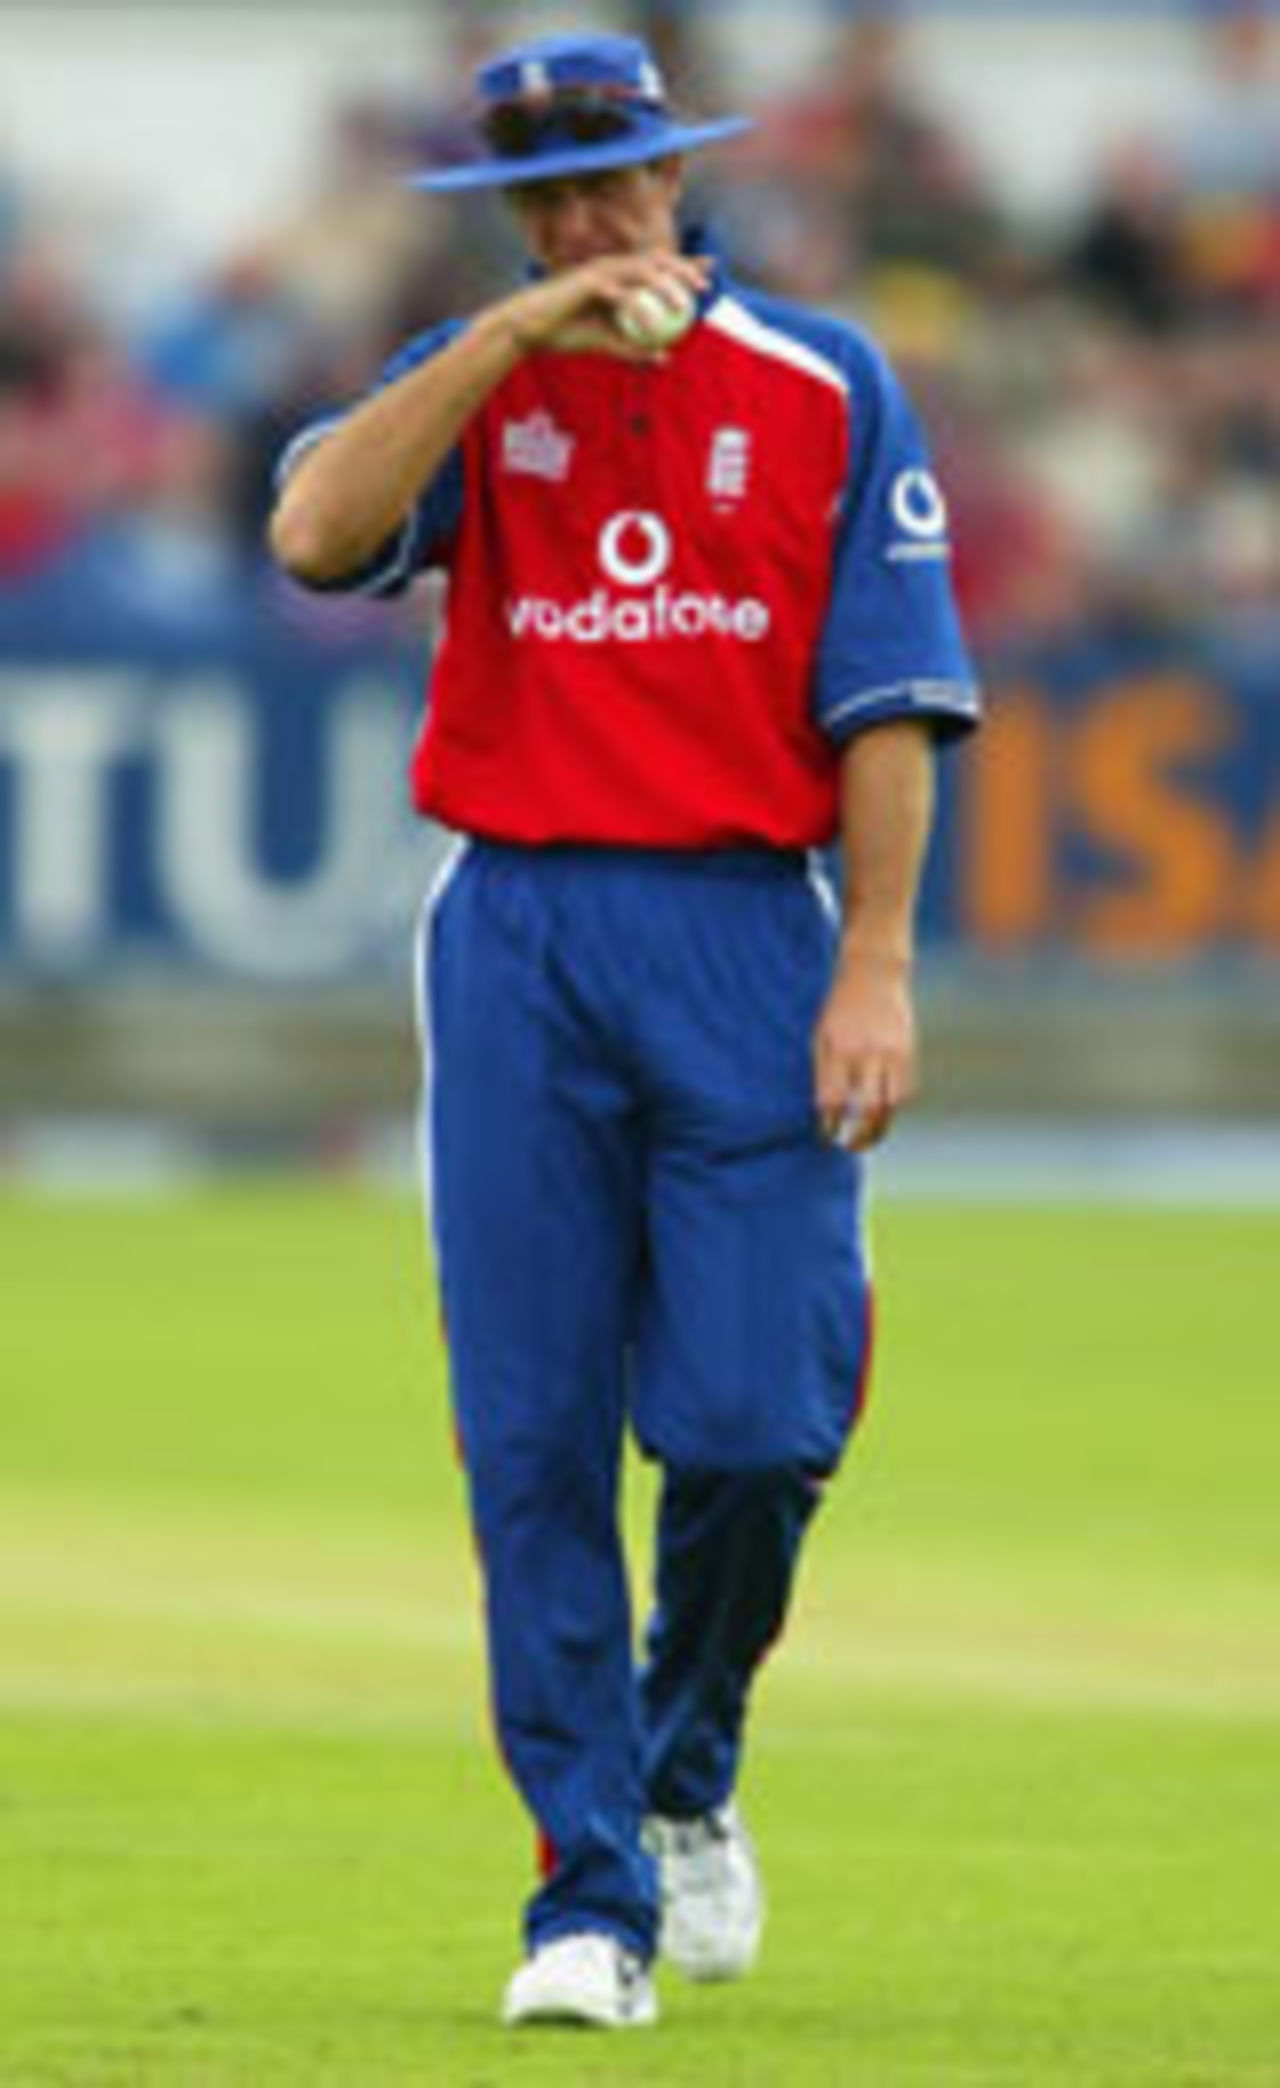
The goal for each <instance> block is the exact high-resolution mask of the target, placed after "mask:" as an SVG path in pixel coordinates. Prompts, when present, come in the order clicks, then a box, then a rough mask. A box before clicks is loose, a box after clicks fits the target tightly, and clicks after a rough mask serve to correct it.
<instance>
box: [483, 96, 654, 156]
mask: <svg viewBox="0 0 1280 2088" xmlns="http://www.w3.org/2000/svg"><path fill="white" fill-rule="evenodd" d="M658 106H659V104H657V103H656V102H652V101H649V100H647V99H646V98H645V97H644V96H643V95H639V94H635V93H629V92H627V91H626V90H623V89H618V88H614V89H613V90H612V91H610V90H609V89H607V88H600V87H581V88H572V87H566V88H562V89H560V91H559V92H558V93H556V94H550V95H539V96H538V97H537V98H536V99H534V98H532V97H530V98H527V99H525V100H521V101H505V102H495V103H494V105H493V107H492V108H491V109H489V110H488V111H487V112H486V114H485V115H484V117H483V118H482V120H481V125H480V129H481V133H482V135H483V137H484V140H485V143H486V144H487V145H490V146H491V147H492V148H493V150H494V151H495V152H496V153H497V154H498V155H499V157H500V158H502V159H525V158H527V157H528V156H529V155H531V154H533V153H536V152H538V151H539V150H540V149H541V148H543V147H544V146H547V145H552V144H566V145H607V144H610V143H612V142H613V141H614V140H615V139H617V138H625V137H629V136H630V134H631V132H632V131H633V130H634V129H635V127H636V126H635V118H636V116H637V115H638V114H640V113H642V112H644V111H652V110H655V109H657V108H658Z"/></svg>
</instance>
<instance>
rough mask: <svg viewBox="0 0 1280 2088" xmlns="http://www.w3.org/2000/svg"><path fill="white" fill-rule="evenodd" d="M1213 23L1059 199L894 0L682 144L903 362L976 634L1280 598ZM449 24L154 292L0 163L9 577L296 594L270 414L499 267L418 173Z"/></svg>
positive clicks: (1230, 64)
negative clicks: (961, 124)
mask: <svg viewBox="0 0 1280 2088" xmlns="http://www.w3.org/2000/svg"><path fill="white" fill-rule="evenodd" d="M632 16H633V20H634V22H635V24H636V26H637V27H639V28H641V29H643V30H644V31H645V33H647V34H649V35H650V36H651V38H652V39H653V40H654V42H655V43H656V44H658V46H659V47H660V49H661V53H662V56H663V60H664V63H665V66H666V69H667V71H668V75H669V78H670V79H671V80H672V81H673V83H674V86H675V90H676V97H677V99H678V100H680V101H682V102H684V103H686V104H687V105H688V106H690V107H693V108H698V107H703V108H707V107H710V108H720V107H724V106H726V105H734V106H736V105H738V104H736V103H733V102H731V101H730V92H729V90H727V87H726V82H725V80H724V79H723V77H722V76H721V75H720V73H719V71H718V69H717V68H716V67H715V66H713V64H712V62H711V59H710V56H709V47H708V40H707V30H706V24H705V21H704V18H703V17H702V16H701V15H700V14H699V12H698V11H697V10H696V9H694V8H689V7H687V6H678V5H674V4H672V0H666V4H656V5H655V4H650V5H648V6H637V7H635V8H634V9H633V10H632ZM1099 33H1102V32H1101V31H1099ZM1198 33H1199V34H1200V35H1201V36H1202V38H1203V53H1202V62H1201V66H1200V80H1201V93H1200V106H1199V110H1198V113H1197V114H1196V115H1195V117H1194V118H1193V119H1191V120H1189V121H1184V122H1183V124H1182V125H1181V126H1180V127H1179V128H1178V129H1177V130H1176V132H1166V133H1164V134H1161V135H1155V134H1151V133H1150V132H1147V133H1143V134H1137V133H1135V134H1134V135H1133V136H1132V137H1130V138H1128V139H1126V140H1124V141H1123V142H1122V143H1121V144H1120V145H1119V147H1115V146H1110V147H1108V148H1107V151H1106V154H1105V157H1102V158H1100V159H1099V163H1098V164H1097V165H1096V167H1095V168H1094V169H1093V173H1092V179H1091V182H1090V184H1089V188H1088V193H1087V194H1085V195H1084V196H1083V197H1082V198H1081V199H1080V200H1079V201H1078V202H1077V203H1076V204H1075V205H1074V206H1073V207H1072V209H1071V210H1070V212H1068V213H1066V214H1065V215H1064V219H1063V221H1061V222H1056V223H1053V224H1051V225H1048V226H1046V225H1045V224H1044V223H1036V224H1034V225H1029V224H1028V223H1027V222H1025V220H1024V219H1022V218H1020V216H1019V214H1018V210H1017V199H1015V198H1011V197H1009V196H1007V195H1005V194H1002V193H999V192H998V191H997V190H996V189H995V188H994V187H993V184H992V178H991V176H990V174H989V173H988V172H985V171H984V169H983V167H982V165H981V163H980V161H979V159H978V158H977V156H976V155H975V154H974V153H973V151H972V150H971V149H970V144H969V141H967V140H966V138H965V137H964V136H963V135H959V134H957V130H956V128H955V127H954V125H953V124H951V123H950V122H948V121H947V120H944V118H943V117H942V116H941V115H940V113H939V112H938V110H937V109H935V108H934V107H932V106H931V105H930V102H929V99H928V96H927V94H926V93H925V92H924V90H923V89H922V87H921V85H920V81H919V74H918V72H917V70H916V69H915V68H913V66H912V63H911V58H912V53H911V34H912V31H911V25H910V18H909V17H905V18H899V17H896V16H879V17H877V16H867V15H865V14H856V15H854V16H848V15H845V14H842V13H841V11H840V10H838V9H837V10H833V12H832V15H831V17H830V22H829V28H828V32H827V34H826V36H825V39H824V42H823V47H822V50H821V54H820V62H819V64H818V65H817V66H816V68H815V69H814V71H813V73H812V76H811V77H810V78H808V79H807V80H806V81H804V82H802V83H801V84H800V85H799V86H798V87H797V88H795V89H793V90H792V91H790V92H788V93H787V94H786V96H785V97H784V98H781V99H775V100H771V101H769V102H768V103H766V104H764V105H763V106H761V107H760V108H759V110H758V112H757V113H758V115H759V119H760V121H759V125H758V128H757V130H756V131H755V133H754V134H753V136H752V138H751V139H750V140H749V141H747V142H745V143H744V144H743V145H742V146H741V147H739V148H735V150H734V151H733V152H732V153H730V154H725V155H723V156H720V155H712V156H709V157H708V159H707V161H706V163H705V165H700V166H699V167H698V169H697V177H696V179H697V190H696V202H697V208H698V210H699V212H700V213H702V212H705V213H706V215H707V217H708V219H709V221H710V223H711V224H712V226H713V228H714V231H715V233H716V236H717V238H718V239H719V241H720V243H721V244H722V246H723V247H724V248H725V250H726V252H727V255H728V257H729V258H730V260H731V261H732V263H733V265H734V266H735V268H736V269H737V270H738V271H739V272H740V273H742V274H744V275H746V276H748V277H750V278H752V279H754V280H756V281H758V282H760V283H763V284H765V285H767V286H768V287H770V288H773V289H776V290H778V291H781V292H782V293H784V294H795V295H798V296H800V297H802V298H804V299H806V300H809V301H811V302H814V303H816V304H819V305H822V306H825V307H826V308H828V309H831V310H836V311H839V312H842V313H844V314H846V315H847V316H850V317H853V318H855V319H858V320H861V321H862V322H864V323H865V324H867V325H869V326H870V328H871V329H872V331H873V332H875V333H876V334H877V335H878V336H879V337H880V338H881V339H882V340H883V341H884V342H885V344H886V346H887V347H888V348H889V350H890V352H891V353H892V354H893V355H894V357H895V359H896V360H897V362H898V365H899V367H900V369H901V370H902V371H903V373H904V375H905V376H906V378H907V380H908V383H909V385H910V387H911V389H912V390H913V392H914V394H915V396H916V398H917V400H918V401H919V403H920V404H921V406H922V407H923V409H924V412H925V415H926V418H927V420H928V422H929V425H930V428H931V430H932V433H933V437H934V442H935V447H936V449H937V451H938V453H939V461H940V464H941V466H942V469H943V472H944V474H945V477H946V480H947V483H948V486H949V489H950V493H951V498H952V505H953V509H954V510H955V514H956V522H957V529H956V535H957V542H958V545H959V583H960V587H961V591H962V595H963V600H964V606H965V609H966V613H967V617H968V621H969V624H970V628H971V630H972V632H973V635H974V637H975V639H976V640H977V641H978V642H979V643H981V644H988V645H991V644H997V643H999V642H1000V641H1002V640H1003V639H1005V638H1007V637H1014V638H1018V639H1024V638H1031V639H1033V640H1034V639H1038V638H1042V637H1052V636H1053V635H1054V634H1055V633H1057V632H1060V631H1063V632H1065V631H1070V630H1072V629H1076V628H1079V627H1080V625H1081V623H1082V622H1083V623H1085V624H1088V625H1091V626H1096V625H1098V624H1106V625H1115V624H1117V623H1118V624H1121V625H1124V626H1126V627H1127V626H1129V625H1131V624H1139V625H1147V624H1150V623H1155V624H1157V625H1160V626H1176V625H1177V624H1178V623H1179V622H1180V621H1182V620H1184V619H1186V618H1187V617H1189V616H1194V617H1202V616H1204V615H1205V614H1210V615H1220V616H1221V615H1229V616H1232V617H1239V618H1243V619H1253V618H1256V619H1258V620H1259V621H1260V622H1262V623H1264V624H1268V625H1269V624H1270V622H1271V620H1273V619H1277V618H1280V495H1278V493H1277V488H1278V487H1280V57H1278V55H1277V44H1278V42H1280V31H1278V29H1277V25H1276V23H1275V19H1274V16H1273V15H1272V14H1271V11H1270V10H1269V9H1268V8H1265V7H1253V6H1248V5H1244V4H1239V5H1234V6H1224V7H1220V8H1219V9H1217V10H1215V11H1214V13H1213V14H1212V15H1211V16H1210V17H1208V18H1206V19H1205V21H1204V22H1203V24H1202V25H1201V28H1200V30H1199V32H1198ZM494 37H495V27H494V22H493V20H492V10H490V11H487V14H486V20H485V23H484V37H483V42H484V46H485V47H486V48H487V47H488V46H489V45H490V44H491V43H492V42H493V40H494ZM455 41H456V45H457V48H456V51H455V52H454V54H453V57H454V65H453V66H451V68H450V76H449V77H448V79H447V80H446V79H445V77H444V75H443V74H441V75H440V76H439V77H438V78H437V79H436V80H435V83H434V85H433V87H432V89H431V91H427V89H425V88H424V89H423V90H422V91H421V92H419V91H416V90H415V89H414V88H413V87H412V86H411V85H410V84H409V83H406V86H405V89H404V90H403V92H402V93H401V94H400V95H399V96H391V95H387V94H383V95H380V96H377V97H369V96H359V97H355V98H353V99H352V100H351V101H349V102H348V103H347V104H346V105H345V106H343V107H342V108H340V109H339V110H337V111H336V112H333V113H332V114H331V115H330V116H329V118H328V119H327V131H326V137H325V149H324V155H323V172H322V174H321V175H320V176H319V178H317V180H316V182H315V184H314V188H313V192H312V193H311V195H310V196H309V198H308V199H307V200H306V203H305V206H304V207H302V208H300V209H299V210H298V211H297V213H296V214H295V215H294V216H293V218H292V220H291V221H289V222H286V223H282V224H279V225H277V226H273V227H270V228H268V229H267V230H266V231H265V232H264V233H263V235H262V237H261V238H260V239H259V240H258V241H257V242H256V244H254V245H253V246H252V247H251V248H249V249H247V250H245V251H242V252H239V253H237V254H235V255H234V256H233V257H231V258H230V259H228V260H227V261H226V262H225V263H224V264H223V265H222V266H221V267H220V268H219V269H218V271H217V272H216V273H215V274H213V275H212V276H211V277H209V278H208V279H207V280H197V281H188V280H181V281H178V282H174V283H170V284H168V285H166V286H165V287H164V288H163V289H162V290H160V291H153V294H151V295H150V296H148V297H144V298H133V299H120V298H118V297H116V298H112V297H110V296H106V295H104V294H103V288H102V272H101V269H100V268H93V267H89V266H86V265H85V262H84V243H83V242H81V241H78V240H77V238H76V237H75V233H74V228H69V227H68V225H67V224H66V222H65V219H64V218H63V217H61V216H59V215H56V214H54V213H52V212H50V211H48V210H47V209H46V208H45V207H44V206H43V202H42V198H41V197H40V196H39V195H38V194H32V193H30V192H28V190H27V189H26V187H24V185H23V182H22V180H21V178H20V175H19V172H18V170H16V169H14V168H12V167H10V168H6V167H5V165H4V163H3V159H2V158H0V589H3V590H5V591H6V592H7V593H8V594H9V595H10V596H13V595H14V594H18V593H21V594H25V595H26V596H27V597H28V598H32V597H33V596H34V597H38V594H39V591H40V590H41V589H42V588H50V589H55V590H58V591H59V592H60V595H61V597H62V598H64V599H65V598H67V597H68V595H73V596H74V598H75V599H76V601H77V602H79V603H80V604H82V605H84V604H88V605H89V607H90V610H92V608H93V605H95V604H100V605H102V606H103V608H104V611H109V612H110V613H111V615H112V616H115V617H118V616H119V615H121V614H124V615H126V616H127V615H131V614H136V615H137V616H138V617H140V618H143V619H145V620H146V622H147V623H148V626H149V627H155V626H157V625H159V626H164V627H167V628H172V629H175V630H178V631H180V632H181V631H186V630H200V629H204V628H207V627H210V626H211V625H212V626H215V627H216V625H217V624H218V621H219V619H220V618H222V617H224V616H225V615H227V614H231V613H238V614H243V605H244V602H245V600H246V599H252V600H259V599H262V600H267V601H270V602H280V601H282V600H283V599H284V590H283V584H282V583H280V582H279V581H278V580H277V579H276V578H275V576H274V575H273V574H272V573H271V571H270V567H269V564H268V562H267V560H266V557H265V553H264V549H263V520H264V516H265V513H266V510H267V506H268V503H269V500H270V492H271V483H272V470H273V466H274V463H275V460H276V458H277V456H278V453H279V450H280V447H281V444H282V441H283V440H284V438H285V436H286V435H287V433H288V432H289V431H291V430H292V429H294V428H295V427H296V426H297V425H298V424H299V422H301V421H303V420H305V419H306V418H308V417H309V416H311V415H312V414H314V413H315V412H316V411H318V410H322V409H323V408H325V407H331V406H332V405H333V403H334V402H335V401H336V400H341V399H344V398H348V397H350V396H352V395H353V394H355V393H358V392H359V391H360V390H361V389H363V387H364V384H365V383H366V381H367V379H368V377H369V374H370V373H371V371H373V370H375V369H376V368H377V367H378V366H379V364H380V362H381V360H382V359H383V357H384V355H385V354H386V353H387V352H388V351H389V350H390V349H391V347H392V346H394V345H395V343H397V342H398V341H399V340H401V339H402V338H403V337H404V336H405V335H406V334H408V333H410V332H412V331H414V330H416V329H418V328H421V327H424V326H427V325H429V324H431V323H433V322H434V321H436V320H438V319H440V318H442V317H444V316H446V315H448V314H450V313H454V312H457V311H460V310H465V309H467V307H468V306H469V305H471V304H474V303H475V302H476V301H478V300H479V299H480V298H482V297H483V296H485V295H486V294H487V292H488V291H489V290H490V289H491V288H492V287H493V286H494V285H495V283H496V282H497V281H499V280H500V279H501V277H502V276H503V274H504V273H505V272H506V271H507V270H508V269H509V267H510V265H511V261H512V258H513V248H512V246H511V242H510V235H509V233H508V232H507V230H506V229H505V227H504V224H503V220H502V216H501V213H500V212H499V211H491V212H487V211H485V210H483V209H480V208H478V207H470V206H469V207H467V208H465V209H459V208H458V207H457V206H450V205H446V204H442V203H439V202H436V201H434V200H431V199H428V198H426V197H424V196H423V195H422V194H420V193H418V192H415V191H411V190H409V189H407V188H406V187H405V185H404V183H403V179H402V177H403V175H404V174H405V173H406V172H407V171H408V170H409V169H411V168H413V167H415V166H420V165H423V164H425V163H427V162H429V161H431V160H433V159H436V158H438V157H440V156H442V155H449V154H452V153H454V152H460V151H461V150H462V149H464V138H465V99H466V97H465V94H464V93H461V94H460V93H458V91H457V81H458V79H459V78H465V77H466V76H467V75H468V74H469V72H470V70H471V68H472V65H473V64H474V62H475V60H476V59H477V57H478V56H479V55H480V54H479V51H478V50H477V49H476V48H475V46H476V44H477V41H478V38H477V32H476V29H475V28H474V27H468V26H467V20H466V17H465V15H463V16H461V17H460V18H459V25H458V27H457V31H456V39H455ZM729 89H731V83H729ZM290 613H291V614H302V613H305V612H303V611H301V610H300V609H299V608H298V607H297V606H296V605H294V606H293V608H292V609H291V610H290Z"/></svg>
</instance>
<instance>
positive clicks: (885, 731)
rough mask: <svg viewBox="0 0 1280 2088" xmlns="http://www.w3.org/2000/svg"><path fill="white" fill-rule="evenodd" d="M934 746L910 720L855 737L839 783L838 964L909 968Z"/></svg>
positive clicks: (929, 808) (926, 839)
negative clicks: (840, 907) (840, 875)
mask: <svg viewBox="0 0 1280 2088" xmlns="http://www.w3.org/2000/svg"><path fill="white" fill-rule="evenodd" d="M933 764H934V756H933V744H932V740H931V738H930V735H929V732H928V730H927V728H926V727H925V726H923V725H917V724H916V723H914V721H912V720H910V719H903V720H900V721H897V720H895V721H894V722H892V723H890V724H886V725H879V726H875V727H873V728H872V729H871V730H870V731H868V732H864V733H861V734H859V736H858V738H857V739H855V740H854V741H853V742H852V743H851V745H850V746H849V748H848V750H847V752H846V753H845V756H844V760H843V764H842V769H841V781H840V800H841V803H840V848H841V856H842V861H843V871H844V877H843V882H844V921H843V927H842V930H841V937H840V956H841V962H842V963H844V962H846V961H852V962H864V963H875V964H882V965H885V966H894V967H897V968H899V969H900V970H903V971H908V970H909V969H910V966H911V962H912V958H913V956H914V951H915V911H916V901H917V898H918V896H919V889H920V880H921V877H922V875H923V871H924V861H925V854H926V851H927V849H928V844H929V834H930V830H931V828H932V825H933V810H934V766H933Z"/></svg>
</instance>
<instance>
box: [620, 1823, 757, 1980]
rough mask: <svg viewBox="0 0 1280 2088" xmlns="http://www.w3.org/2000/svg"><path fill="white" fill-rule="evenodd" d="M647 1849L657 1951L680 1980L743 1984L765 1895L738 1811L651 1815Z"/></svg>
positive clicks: (752, 1959) (753, 1956)
mask: <svg viewBox="0 0 1280 2088" xmlns="http://www.w3.org/2000/svg"><path fill="white" fill-rule="evenodd" d="M645 1845H646V1847H647V1848H648V1849H649V1851H650V1853H651V1854H652V1855H653V1856H655V1857H656V1858H657V1863H658V1877H659V1881H660V1885H661V1892H662V1927H661V1931H660V1934H659V1938H658V1948H659V1950H660V1952H661V1954H662V1956H663V1957H665V1958H669V1959H670V1960H671V1963H672V1964H673V1965H675V1966H676V1967H677V1969H678V1970H679V1971H681V1972H683V1973H684V1975H685V1978H686V1979H698V1980H713V1979H741V1978H742V1977H743V1975H744V1974H745V1973H747V1972H749V1971H750V1970H751V1967H752V1966H753V1965H754V1963H755V1961H756V1956H757V1953H758V1952H759V1949H760V1937H761V1933H762V1931H763V1929H764V1892H763V1889H762V1887H761V1884H760V1872H759V1870H758V1868H757V1865H756V1857H755V1850H754V1849H753V1848H752V1846H751V1838H750V1836H749V1835H748V1833H747V1830H746V1828H745V1827H744V1826H743V1824H742V1821H741V1820H740V1819H739V1817H738V1811H737V1807H736V1806H734V1805H721V1806H718V1807H717V1808H716V1810H715V1811H714V1812H709V1813H702V1814H701V1815H700V1816H699V1817H698V1818H697V1819H694V1820H667V1819H662V1818H660V1817H658V1816H657V1815H656V1814H655V1815H654V1816H653V1817H652V1818H650V1819H649V1820H648V1821H647V1822H646V1824H645Z"/></svg>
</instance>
